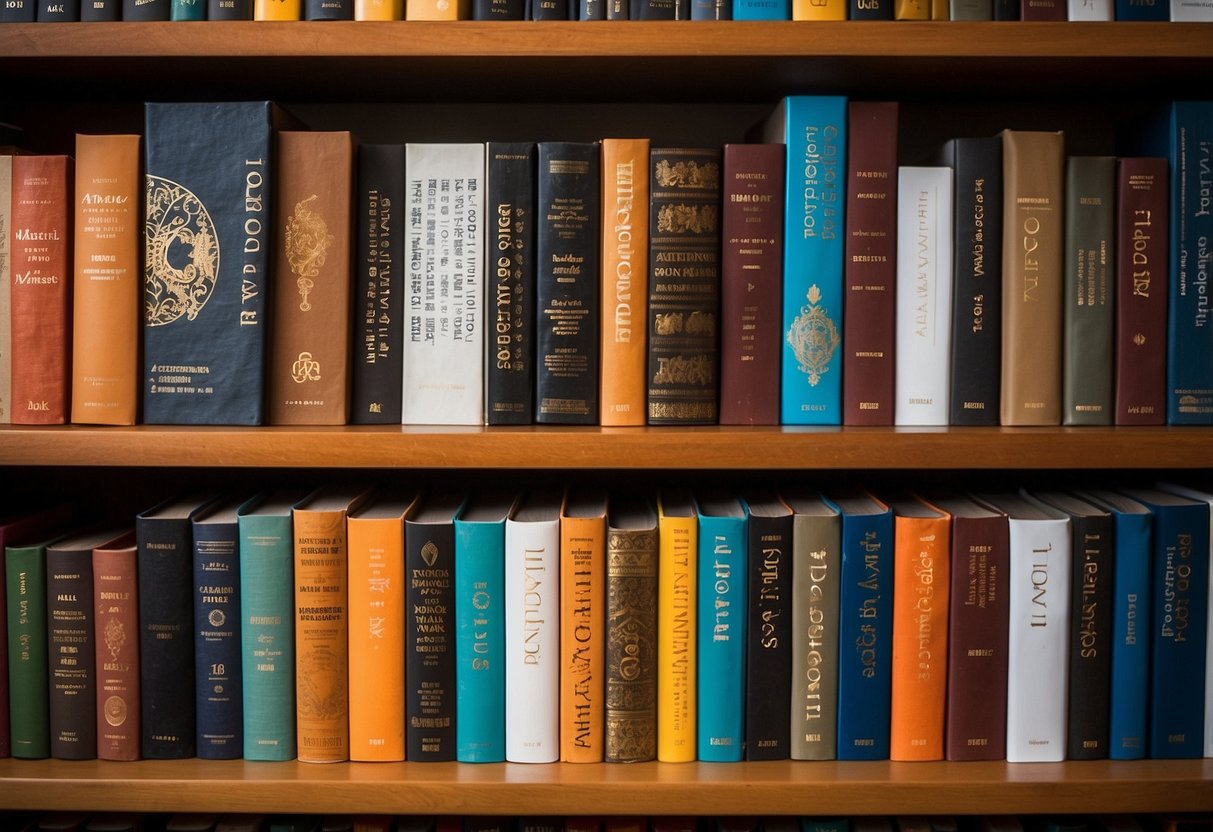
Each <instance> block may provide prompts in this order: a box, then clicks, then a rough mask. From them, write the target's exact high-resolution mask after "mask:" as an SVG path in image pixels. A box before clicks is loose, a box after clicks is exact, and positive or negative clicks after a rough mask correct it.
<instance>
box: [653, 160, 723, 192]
mask: <svg viewBox="0 0 1213 832" xmlns="http://www.w3.org/2000/svg"><path fill="white" fill-rule="evenodd" d="M655 176H656V178H657V184H658V185H660V186H661V187H663V188H702V189H705V190H708V189H715V188H718V187H719V186H720V165H718V164H716V163H715V162H707V163H705V164H702V165H701V164H699V163H698V162H696V161H695V160H693V159H692V160H689V161H687V160H684V161H680V162H675V163H674V164H672V165H671V164H670V162H669V160H668V159H662V160H661V161H659V162H658V163H657V168H656V170H655Z"/></svg>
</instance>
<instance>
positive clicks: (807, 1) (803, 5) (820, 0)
mask: <svg viewBox="0 0 1213 832" xmlns="http://www.w3.org/2000/svg"><path fill="white" fill-rule="evenodd" d="M869 3H870V4H872V5H873V6H881V5H883V6H887V7H888V8H889V9H892V6H891V5H890V4H889V0H865V2H864V3H863V5H865V6H866V5H868V4H869ZM859 5H860V3H859V2H858V0H853V2H848V0H792V14H791V19H792V20H846V19H847V17H848V14H849V13H851V14H853V13H854V12H856V11H858V7H859ZM857 19H858V18H857ZM877 19H879V18H877ZM889 19H890V20H891V19H892V15H891V14H890V16H889Z"/></svg>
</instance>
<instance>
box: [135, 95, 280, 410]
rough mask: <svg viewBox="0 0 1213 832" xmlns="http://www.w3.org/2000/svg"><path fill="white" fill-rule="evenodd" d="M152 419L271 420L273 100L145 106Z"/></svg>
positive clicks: (146, 403)
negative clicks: (266, 402)
mask: <svg viewBox="0 0 1213 832" xmlns="http://www.w3.org/2000/svg"><path fill="white" fill-rule="evenodd" d="M144 118H145V122H146V124H145V133H144V137H145V138H144V146H145V153H146V160H145V170H146V178H145V183H146V187H145V202H144V206H145V217H144V227H145V229H146V231H145V235H146V237H145V250H144V259H143V382H142V390H143V417H144V421H145V422H147V423H148V424H232V425H256V424H260V423H261V422H262V419H263V415H264V412H263V405H262V399H263V393H262V391H263V389H264V387H265V367H264V361H265V344H266V326H267V320H266V315H267V310H268V307H267V306H266V301H265V298H266V280H267V279H268V276H269V267H270V261H269V258H268V256H267V252H268V251H269V248H270V228H271V217H272V216H273V212H272V210H271V208H272V205H271V201H272V197H273V194H274V180H273V165H272V161H273V156H272V154H273V145H272V141H271V134H272V131H273V130H274V129H275V128H276V127H280V126H282V125H283V124H284V123H285V119H284V116H283V115H282V113H281V111H279V110H277V109H276V108H275V107H274V105H272V104H271V103H270V102H268V101H249V102H238V103H225V104H203V103H186V104H161V103H149V104H147V105H146V106H145V108H144Z"/></svg>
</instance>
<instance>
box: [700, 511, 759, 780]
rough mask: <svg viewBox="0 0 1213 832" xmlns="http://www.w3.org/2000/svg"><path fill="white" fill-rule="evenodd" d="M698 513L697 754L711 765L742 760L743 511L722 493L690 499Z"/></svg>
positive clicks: (744, 571)
mask: <svg viewBox="0 0 1213 832" xmlns="http://www.w3.org/2000/svg"><path fill="white" fill-rule="evenodd" d="M696 508H697V510H698V514H699V549H698V552H697V562H698V564H699V573H698V580H697V584H698V586H699V587H700V590H699V599H698V601H697V602H696V615H697V616H698V622H699V623H698V627H697V630H698V631H697V634H696V636H697V645H696V650H697V651H698V659H699V667H698V670H697V685H696V687H697V689H698V690H701V691H711V693H712V695H711V696H700V697H699V707H698V713H697V715H696V718H697V720H698V722H697V725H696V734H697V746H698V749H697V753H698V757H699V759H700V760H703V761H705V762H712V763H731V762H739V761H740V760H741V759H742V758H743V757H744V756H745V641H746V606H747V605H746V601H747V591H748V590H747V584H746V562H747V553H746V549H747V545H748V544H747V534H748V530H747V526H748V523H747V522H746V521H747V519H748V518H747V517H746V509H745V506H743V505H742V503H741V501H740V500H738V499H737V498H736V497H731V496H727V495H723V494H716V493H711V494H699V495H696Z"/></svg>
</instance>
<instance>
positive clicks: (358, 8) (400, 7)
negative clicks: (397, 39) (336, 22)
mask: <svg viewBox="0 0 1213 832" xmlns="http://www.w3.org/2000/svg"><path fill="white" fill-rule="evenodd" d="M354 20H404V0H354ZM401 181H404V178H403V176H402V177H401Z"/></svg>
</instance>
